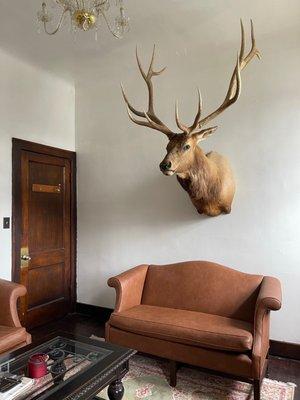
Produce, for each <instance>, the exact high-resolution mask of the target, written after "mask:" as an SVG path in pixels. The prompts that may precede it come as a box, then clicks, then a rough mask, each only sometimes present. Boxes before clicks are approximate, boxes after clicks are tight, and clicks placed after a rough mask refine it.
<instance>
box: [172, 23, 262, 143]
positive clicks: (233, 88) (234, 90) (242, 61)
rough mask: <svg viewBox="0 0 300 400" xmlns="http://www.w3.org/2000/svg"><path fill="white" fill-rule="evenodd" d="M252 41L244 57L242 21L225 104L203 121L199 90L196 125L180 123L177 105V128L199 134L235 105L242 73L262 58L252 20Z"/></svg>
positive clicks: (189, 133)
mask: <svg viewBox="0 0 300 400" xmlns="http://www.w3.org/2000/svg"><path fill="white" fill-rule="evenodd" d="M251 41H252V46H251V50H250V51H249V53H248V54H247V55H246V56H244V52H245V30H244V25H243V22H242V20H241V47H240V52H239V55H238V58H237V62H236V65H235V68H234V71H233V74H232V76H231V79H230V83H229V88H228V91H227V94H226V96H225V99H224V101H223V103H222V104H221V105H220V107H219V108H217V109H216V110H215V111H214V112H212V113H211V114H209V115H208V116H207V117H205V118H203V119H201V110H202V100H201V95H200V92H199V89H198V93H199V104H198V113H197V115H196V117H195V120H194V123H193V124H192V125H191V126H186V125H184V124H182V123H181V122H180V121H179V117H178V105H177V103H176V108H175V115H176V123H177V126H178V127H179V128H180V129H182V130H183V131H184V132H185V133H186V134H187V135H192V134H199V133H200V132H201V128H202V127H203V126H204V125H206V124H207V123H208V122H209V121H211V120H212V119H214V118H216V117H217V116H218V115H219V114H221V113H222V112H223V111H224V110H226V108H228V107H230V106H231V105H232V104H234V103H235V102H236V101H237V100H238V98H239V96H240V93H241V71H242V70H243V69H244V68H245V67H246V66H247V65H248V64H249V63H250V61H251V60H252V59H253V57H255V56H257V57H258V58H259V59H260V58H261V57H260V53H259V51H258V49H257V48H256V43H255V36H254V28H253V21H252V20H251Z"/></svg>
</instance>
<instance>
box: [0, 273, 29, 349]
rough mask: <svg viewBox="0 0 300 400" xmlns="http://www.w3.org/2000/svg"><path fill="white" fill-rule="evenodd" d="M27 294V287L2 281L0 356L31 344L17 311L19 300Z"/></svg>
mask: <svg viewBox="0 0 300 400" xmlns="http://www.w3.org/2000/svg"><path fill="white" fill-rule="evenodd" d="M26 292H27V291H26V288H25V286H23V285H19V284H17V283H13V282H9V281H6V280H4V279H0V304H1V307H0V354H2V353H4V352H7V351H12V350H15V349H17V348H19V347H22V346H25V345H26V344H29V343H31V335H30V334H29V333H27V332H26V330H25V328H22V326H21V323H20V320H19V316H18V311H17V300H18V298H19V297H21V296H24V295H25V294H26Z"/></svg>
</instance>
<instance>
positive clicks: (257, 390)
mask: <svg viewBox="0 0 300 400" xmlns="http://www.w3.org/2000/svg"><path fill="white" fill-rule="evenodd" d="M260 387H261V381H260V380H259V379H254V382H253V388H254V400H260Z"/></svg>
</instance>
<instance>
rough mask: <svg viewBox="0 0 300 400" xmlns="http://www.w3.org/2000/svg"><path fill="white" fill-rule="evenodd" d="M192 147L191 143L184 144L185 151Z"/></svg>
mask: <svg viewBox="0 0 300 400" xmlns="http://www.w3.org/2000/svg"><path fill="white" fill-rule="evenodd" d="M190 148H191V146H190V145H189V144H185V145H184V146H183V150H184V151H187V150H189V149H190Z"/></svg>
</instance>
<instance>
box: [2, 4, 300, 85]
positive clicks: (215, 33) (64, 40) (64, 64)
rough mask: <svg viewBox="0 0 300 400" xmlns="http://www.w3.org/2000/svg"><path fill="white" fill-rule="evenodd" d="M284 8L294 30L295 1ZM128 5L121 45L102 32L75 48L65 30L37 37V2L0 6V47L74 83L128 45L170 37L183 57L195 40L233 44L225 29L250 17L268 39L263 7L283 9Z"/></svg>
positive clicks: (271, 23) (82, 38)
mask: <svg viewBox="0 0 300 400" xmlns="http://www.w3.org/2000/svg"><path fill="white" fill-rule="evenodd" d="M49 1H53V0H48V2H49ZM111 2H112V3H113V2H114V0H111ZM285 2H286V3H287V4H286V9H287V12H288V9H289V4H288V3H290V5H293V7H294V10H298V11H299V12H298V13H297V12H295V13H294V16H293V17H292V19H291V18H289V19H288V24H289V26H290V25H293V24H295V26H298V25H299V15H300V6H299V1H298V0H285ZM126 4H127V11H128V14H129V16H130V18H131V25H132V28H131V31H130V33H129V34H128V35H127V36H126V37H125V38H124V39H122V40H117V39H115V38H114V37H112V35H110V34H109V33H108V31H107V30H106V29H103V30H102V33H103V34H102V36H101V38H100V39H99V41H98V42H95V41H94V39H93V34H92V33H82V34H80V35H79V37H78V39H77V40H76V42H74V39H73V37H72V35H71V34H70V33H69V32H68V28H67V27H66V28H64V31H60V32H58V33H57V34H56V35H54V36H51V37H50V36H47V35H45V34H43V33H41V34H38V33H37V23H36V12H37V10H38V9H39V8H40V5H41V0H14V1H13V0H9V1H8V0H0V7H1V13H0V47H1V48H3V49H4V50H6V51H7V52H9V53H11V54H13V55H15V56H17V57H20V58H22V59H24V60H26V61H29V62H30V63H33V64H35V65H38V66H39V67H41V68H43V69H46V70H49V71H51V72H53V73H55V74H57V75H59V76H62V77H63V78H65V79H67V80H70V81H76V80H77V79H80V77H81V76H83V73H84V71H85V73H86V69H87V68H88V69H89V70H90V71H91V73H92V71H93V69H94V70H96V69H97V66H99V65H100V64H102V63H105V60H106V57H107V56H108V55H109V53H113V52H116V51H120V48H123V47H124V46H125V45H126V46H127V48H128V46H131V45H132V49H134V46H135V44H136V43H139V42H142V44H143V43H144V42H147V44H148V43H153V42H163V39H164V37H165V36H168V37H171V38H172V36H174V41H176V43H174V48H178V51H184V48H185V44H186V43H188V42H189V41H192V40H193V41H194V40H195V37H196V38H197V41H199V46H210V45H211V44H212V43H214V44H215V43H216V42H217V41H218V40H221V41H222V42H224V43H226V42H232V41H234V42H235V43H236V41H237V30H236V28H235V29H228V26H233V24H235V25H234V26H235V27H236V23H237V19H238V17H239V16H241V17H244V18H247V19H248V18H249V16H252V17H253V18H254V19H255V22H256V23H257V24H259V30H260V34H261V35H264V34H265V35H266V34H270V32H271V31H272V30H273V31H276V29H278V20H276V18H275V19H274V18H269V20H268V21H267V22H268V29H266V28H265V27H266V21H265V19H264V18H262V17H261V14H263V15H266V13H265V11H266V10H265V9H266V7H269V9H270V13H271V10H272V9H276V6H277V5H278V6H279V5H280V4H281V7H282V1H281V0H264V1H263V2H262V1H261V0H252V1H251V2H249V1H248V0H126ZM262 8H263V9H264V12H263V13H261V9H262ZM270 15H271V14H270ZM283 21H287V18H286V19H283ZM224 23H226V26H225V27H224ZM285 23H286V22H285ZM227 24H228V25H227ZM199 27H201V29H200V30H199ZM196 28H197V29H196ZM280 29H284V26H282V25H281V26H280ZM199 32H201V35H199ZM100 33H101V31H100ZM175 38H176V39H175ZM200 48H201V47H200ZM124 51H125V47H124ZM121 53H122V52H121Z"/></svg>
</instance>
